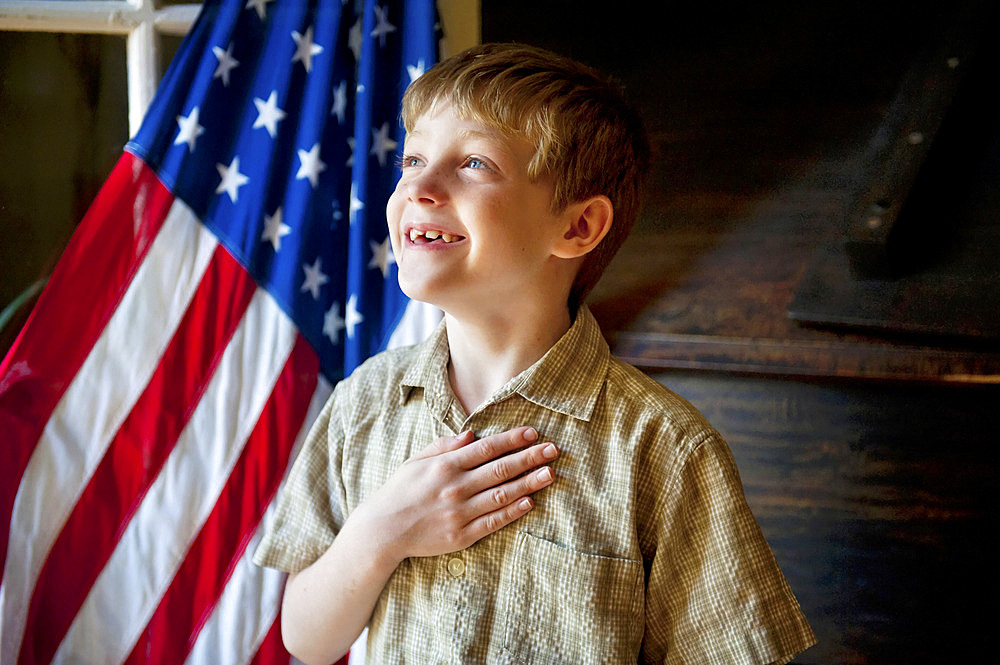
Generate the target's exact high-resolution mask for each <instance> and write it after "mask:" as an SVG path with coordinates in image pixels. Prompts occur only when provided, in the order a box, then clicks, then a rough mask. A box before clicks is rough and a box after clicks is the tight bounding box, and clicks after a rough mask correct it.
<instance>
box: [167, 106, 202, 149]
mask: <svg viewBox="0 0 1000 665" xmlns="http://www.w3.org/2000/svg"><path fill="white" fill-rule="evenodd" d="M177 126H178V127H180V131H179V132H177V138H175V139H174V145H180V144H181V143H187V144H188V152H194V143H195V141H196V140H198V137H199V136H201V135H202V134H204V133H205V128H204V127H202V126H201V125H199V124H198V107H197V106H195V107H194V108H193V109H191V112H190V113H188V116H187V117H186V118H185V117H184V116H182V115H179V116H177Z"/></svg>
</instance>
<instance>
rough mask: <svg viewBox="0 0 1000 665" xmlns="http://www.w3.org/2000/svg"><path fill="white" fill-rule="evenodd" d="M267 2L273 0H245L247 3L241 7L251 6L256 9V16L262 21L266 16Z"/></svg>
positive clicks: (247, 7)
mask: <svg viewBox="0 0 1000 665" xmlns="http://www.w3.org/2000/svg"><path fill="white" fill-rule="evenodd" d="M269 2H274V0H247V4H246V5H245V6H244V7H243V9H250V8H251V7H253V8H254V9H256V10H257V16H258V17H259V18H260V20H261V21H263V20H264V19H265V18H266V17H267V3H269Z"/></svg>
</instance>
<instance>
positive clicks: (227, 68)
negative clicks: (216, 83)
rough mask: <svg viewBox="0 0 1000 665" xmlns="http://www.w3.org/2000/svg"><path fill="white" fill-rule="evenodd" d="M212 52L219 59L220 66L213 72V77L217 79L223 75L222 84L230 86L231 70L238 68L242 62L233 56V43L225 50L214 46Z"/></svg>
mask: <svg viewBox="0 0 1000 665" xmlns="http://www.w3.org/2000/svg"><path fill="white" fill-rule="evenodd" d="M212 53H214V54H215V57H216V58H218V59H219V66H218V67H216V68H215V73H214V74H212V78H213V79H216V78H219V77H220V76H221V77H222V85H224V86H229V72H231V71H233V70H234V69H236V67H237V66H238V65H239V64H240V63H239V61H238V60H237V59H236V58H234V57H233V45H232V43H230V44H229V46H228V47H227V48H226V50H225V51H223V50H222V49H221V48H219V47H218V46H213V47H212Z"/></svg>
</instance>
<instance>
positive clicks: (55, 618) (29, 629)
mask: <svg viewBox="0 0 1000 665" xmlns="http://www.w3.org/2000/svg"><path fill="white" fill-rule="evenodd" d="M255 291H256V284H255V283H254V281H253V279H251V278H250V276H249V275H248V274H247V272H246V271H245V270H244V269H243V268H242V267H241V266H240V265H239V263H237V262H236V261H235V260H234V259H233V258H232V257H231V256H230V255H229V254H228V253H227V252H226V251H225V250H224V249H223V248H221V247H219V248H218V249H216V251H215V254H214V256H213V257H212V260H211V261H210V263H209V265H208V268H207V269H206V271H205V274H204V276H203V277H202V280H201V283H200V284H199V286H198V289H197V291H196V293H195V295H194V297H193V298H192V300H191V303H190V305H189V306H188V308H187V311H186V312H185V313H184V317H183V319H182V320H181V322H180V324H179V326H178V327H177V330H176V332H175V333H174V336H173V338H172V339H171V340H170V344H169V345H168V346H167V348H166V350H165V352H164V354H163V356H162V357H161V359H160V364H159V365H158V366H157V368H156V371H155V372H154V374H153V377H152V378H151V379H150V382H149V384H148V385H147V386H146V389H145V390H144V392H143V393H142V395H141V396H140V397H139V399H138V401H137V402H136V404H135V406H134V407H133V409H132V411H131V412H130V413H129V415H128V417H127V418H126V419H125V422H124V423H122V426H121V428H120V429H119V430H118V433H117V434H116V436H115V438H114V440H113V441H112V442H111V444H110V446H109V448H108V451H107V453H106V454H105V456H104V458H103V459H102V460H101V463H100V464H99V465H98V467H97V469H96V471H95V472H94V475H93V476H92V477H91V479H90V481H89V483H88V484H87V487H86V488H85V489H84V491H83V494H82V495H81V496H80V499H79V500H78V502H77V504H76V506H74V508H73V512H72V514H71V515H70V517H69V519H68V520H67V522H66V524H65V526H64V527H63V529H62V531H61V532H60V534H59V537H58V539H57V540H56V542H55V544H54V545H53V547H52V549H51V550H50V552H49V555H48V558H47V559H46V561H45V564H44V566H43V567H42V570H41V574H40V575H39V578H38V582H37V584H36V586H35V591H34V595H33V596H32V599H31V605H30V609H29V610H28V618H27V623H26V624H25V632H24V641H23V643H22V646H21V654H20V659H19V662H20V663H21V664H22V665H46V664H47V663H49V662H50V661H51V659H52V656H53V655H54V654H55V651H56V649H57V648H58V647H59V643H60V642H61V641H62V639H63V637H64V636H65V634H66V631H67V630H68V629H69V626H70V624H71V623H72V621H73V617H74V616H75V615H76V613H77V612H78V611H79V609H80V606H81V605H82V604H83V601H84V600H85V599H86V597H87V593H88V592H89V590H90V586H91V584H93V582H94V580H96V579H97V576H98V575H99V574H100V572H101V569H102V568H103V567H104V565H105V563H107V560H108V558H109V557H110V556H111V554H112V552H113V551H114V548H115V546H116V545H117V543H118V541H119V539H120V538H121V535H122V532H123V531H124V529H125V527H126V525H127V524H128V521H129V519H130V518H131V516H132V514H133V513H134V512H135V510H136V508H138V506H139V504H140V503H141V502H142V498H143V496H144V495H145V493H146V491H147V490H148V489H149V486H150V484H152V482H153V481H154V480H155V479H156V475H157V474H158V473H159V471H160V468H161V467H162V465H163V463H164V461H165V460H166V459H167V457H168V456H169V454H170V451H171V450H172V449H173V446H174V443H175V442H176V441H177V437H178V436H179V435H180V433H181V431H182V430H183V429H184V425H185V424H186V423H187V421H188V419H189V418H190V416H191V413H192V411H193V410H194V408H195V406H196V405H197V404H198V400H199V399H200V398H201V395H202V393H203V391H204V389H205V387H206V386H207V384H208V382H209V380H210V379H211V377H212V373H213V371H214V369H215V366H216V364H217V363H218V361H219V358H220V357H221V355H222V352H223V351H224V350H225V347H226V344H227V343H228V342H229V340H230V338H231V337H232V335H233V332H234V331H235V330H236V327H237V326H238V325H239V322H240V319H241V318H242V317H243V314H244V312H245V311H246V308H247V305H248V304H249V303H250V299H251V298H252V297H253V294H254V292H255ZM137 343H141V341H137Z"/></svg>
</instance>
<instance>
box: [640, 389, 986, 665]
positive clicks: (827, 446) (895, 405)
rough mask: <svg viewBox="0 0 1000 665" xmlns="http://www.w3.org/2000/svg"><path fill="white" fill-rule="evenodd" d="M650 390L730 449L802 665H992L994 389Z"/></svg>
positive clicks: (798, 661)
mask: <svg viewBox="0 0 1000 665" xmlns="http://www.w3.org/2000/svg"><path fill="white" fill-rule="evenodd" d="M656 377H657V379H659V380H660V381H661V382H662V383H664V384H665V385H667V386H668V387H670V388H671V389H673V390H675V391H676V392H678V393H680V394H682V395H684V396H686V397H687V398H688V399H689V400H691V401H692V402H693V403H694V404H695V406H697V407H698V408H699V409H700V410H701V411H702V412H703V413H705V414H706V416H707V417H708V418H709V420H710V421H711V422H712V423H713V424H714V425H715V426H716V427H717V428H718V429H719V430H720V431H721V432H722V433H723V434H724V435H725V436H726V438H727V440H728V442H729V444H730V447H731V448H732V450H733V455H734V456H735V458H736V461H737V464H738V466H739V468H740V473H741V477H742V480H743V484H744V488H745V491H746V495H747V500H748V502H749V503H750V507H751V509H752V510H753V512H754V515H755V516H756V517H757V520H758V522H759V523H760V525H761V529H762V530H763V532H764V535H765V537H766V538H767V540H768V543H769V544H770V545H771V548H772V550H773V551H774V554H775V557H776V558H777V559H778V563H779V564H780V566H781V568H782V570H783V571H784V573H785V575H786V577H787V578H788V581H789V584H790V585H791V587H792V590H793V591H794V592H795V593H796V596H797V597H798V599H799V602H800V603H801V605H802V608H803V611H804V612H805V613H806V616H807V617H808V618H809V620H810V623H811V625H812V626H813V629H814V630H815V631H816V634H817V637H818V639H819V643H818V644H817V646H815V647H813V648H812V649H809V650H808V651H806V652H805V653H804V654H802V656H801V657H800V658H799V659H798V660H796V662H797V663H803V664H820V663H822V664H829V665H833V664H843V665H850V664H862V663H863V664H866V665H875V664H880V665H883V664H884V665H918V664H923V663H926V664H928V665H930V664H940V663H950V662H962V661H964V662H989V661H991V660H992V659H991V657H990V656H991V655H992V653H993V651H994V647H993V645H992V635H993V630H992V623H993V618H994V616H993V615H994V613H993V612H992V611H991V610H989V609H988V608H989V607H990V606H991V605H992V597H993V595H994V593H995V592H996V590H997V589H998V588H1000V572H998V569H997V566H996V557H995V551H996V541H997V538H996V535H995V534H996V533H997V528H998V527H1000V497H998V495H997V493H996V487H997V480H998V476H1000V449H998V447H997V445H996V442H997V432H998V431H1000V409H997V408H996V404H998V403H1000V388H997V387H995V386H978V387H942V386H930V385H912V384H898V385H892V386H887V385H883V384H875V383H870V382H866V383H862V384H857V383H854V382H844V381H835V382H801V381H792V380H778V379H772V378H765V377H752V376H744V377H733V376H729V375H726V374H721V373H707V372H670V373H662V374H657V375H656ZM984 608H987V609H984Z"/></svg>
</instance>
